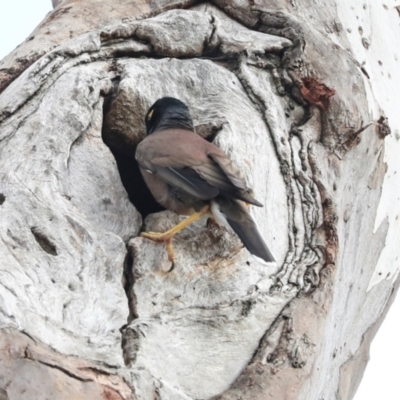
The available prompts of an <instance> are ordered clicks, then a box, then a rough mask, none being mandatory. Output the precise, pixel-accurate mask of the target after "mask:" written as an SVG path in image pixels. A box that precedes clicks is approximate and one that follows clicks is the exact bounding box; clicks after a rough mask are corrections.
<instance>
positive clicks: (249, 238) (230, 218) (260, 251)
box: [218, 199, 275, 262]
mask: <svg viewBox="0 0 400 400" xmlns="http://www.w3.org/2000/svg"><path fill="white" fill-rule="evenodd" d="M218 203H219V205H220V211H221V212H222V213H223V214H224V216H225V218H226V220H227V222H228V224H229V225H230V226H231V228H232V229H233V230H234V232H235V233H236V234H237V235H238V236H239V238H240V240H241V241H242V242H243V244H244V245H245V247H246V248H247V250H248V251H249V252H250V253H251V254H253V255H255V256H257V257H260V258H262V259H263V260H264V261H265V262H275V258H274V256H273V255H272V253H271V252H270V250H269V249H268V247H267V245H266V244H265V242H264V240H263V238H262V237H261V235H260V232H259V231H258V229H257V226H256V224H255V222H254V220H253V218H252V217H251V215H250V214H249V212H248V211H247V208H246V206H244V205H243V203H241V202H238V201H236V200H230V199H229V200H225V199H223V201H219V202H218Z"/></svg>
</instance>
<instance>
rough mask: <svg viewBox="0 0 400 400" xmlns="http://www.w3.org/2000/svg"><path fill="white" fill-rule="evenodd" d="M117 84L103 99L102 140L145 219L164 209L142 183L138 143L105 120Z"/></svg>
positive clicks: (123, 182) (131, 199) (132, 200)
mask: <svg viewBox="0 0 400 400" xmlns="http://www.w3.org/2000/svg"><path fill="white" fill-rule="evenodd" d="M118 84H119V82H118V81H116V82H114V92H113V93H112V94H111V95H107V96H105V98H104V105H103V126H102V138H103V141H104V143H105V144H106V145H107V147H108V148H109V149H110V150H111V153H112V154H113V156H114V158H115V161H116V163H117V167H118V171H119V175H120V177H121V181H122V184H123V185H124V188H125V190H126V192H127V193H128V197H129V200H130V202H131V203H132V204H133V205H134V206H135V208H136V209H137V210H138V211H139V213H140V214H141V215H142V217H143V218H146V216H147V215H149V214H152V213H156V212H159V211H163V210H165V208H164V207H162V206H161V205H160V204H159V203H157V202H156V200H155V199H154V197H153V195H152V194H151V193H150V190H149V189H148V188H147V186H146V184H145V182H144V179H143V177H142V174H141V172H140V169H139V166H138V163H137V162H136V160H135V152H136V147H137V145H138V143H134V142H133V141H132V140H129V138H127V137H126V135H124V133H123V132H120V131H119V130H118V129H115V128H114V127H113V126H112V121H108V119H107V114H108V113H109V111H110V109H111V105H112V102H113V100H114V99H115V96H116V92H117V89H118ZM126 112H129V110H126ZM143 118H144V116H143Z"/></svg>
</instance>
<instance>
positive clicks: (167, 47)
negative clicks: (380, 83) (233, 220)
mask: <svg viewBox="0 0 400 400" xmlns="http://www.w3.org/2000/svg"><path fill="white" fill-rule="evenodd" d="M196 3H197V2H196V1H184V0H181V1H174V2H170V1H169V2H167V1H146V0H142V1H141V2H135V4H132V2H125V1H122V0H120V1H112V2H111V1H102V2H99V1H95V0H87V1H78V2H75V1H69V0H64V1H59V2H54V4H55V5H56V6H57V7H56V9H55V11H54V12H53V13H51V14H49V15H48V16H47V18H46V20H45V21H44V22H43V23H42V24H41V25H40V26H39V27H38V28H37V30H36V31H35V32H34V33H33V36H34V38H33V39H32V40H28V41H27V42H26V43H24V44H23V45H22V46H21V47H20V48H19V49H17V50H16V52H14V53H12V54H10V55H9V56H8V57H7V58H6V59H4V60H3V61H1V63H0V68H1V69H0V90H1V89H2V90H3V91H2V93H1V95H0V152H1V157H0V165H1V168H0V171H1V172H0V192H1V196H0V203H1V205H0V218H1V221H2V222H1V224H0V236H1V239H2V240H1V242H0V257H1V263H0V324H1V328H2V331H1V336H0V342H1V350H0V359H1V360H2V362H1V363H0V388H2V390H3V392H0V396H3V397H4V398H5V399H7V398H8V399H31V398H32V399H33V398H34V399H41V398H43V399H44V398H54V399H70V398H74V399H88V398H93V399H97V398H105V399H143V400H148V399H153V398H157V399H163V400H164V399H177V400H178V399H210V398H218V399H260V400H261V399H263V400H265V399H307V400H308V399H325V400H327V399H335V398H338V399H350V398H352V396H353V395H354V393H355V390H356V388H357V386H358V384H359V381H360V379H361V377H362V372H363V369H364V368H365V365H366V362H367V358H368V357H367V354H368V348H369V344H370V341H371V340H372V338H373V336H374V334H375V332H376V330H377V329H378V327H379V325H380V323H381V321H382V319H383V316H384V314H385V313H386V311H387V309H388V307H389V304H390V303H391V301H392V300H393V296H394V293H395V292H396V290H397V287H398V284H399V280H398V279H397V269H396V268H398V264H397V265H394V266H391V268H392V270H391V271H390V272H388V273H389V275H387V276H384V277H382V271H387V270H386V269H385V268H387V267H386V265H385V264H382V263H383V262H384V261H385V260H386V262H389V261H390V257H389V256H388V254H389V255H391V256H392V255H393V253H394V252H395V251H397V250H396V249H394V248H393V244H392V243H391V242H390V237H391V236H393V235H394V237H396V235H398V231H396V230H395V229H396V228H394V226H395V225H394V224H395V217H396V212H395V211H391V210H383V211H382V209H381V208H379V207H382V206H380V202H381V199H382V198H383V199H385V198H386V197H387V196H388V195H387V187H390V182H389V183H388V184H385V185H384V181H385V180H387V177H388V175H387V174H388V173H393V171H396V168H398V164H397V166H396V165H395V164H394V163H393V162H391V161H387V162H388V163H389V166H387V165H386V164H385V159H384V157H385V154H386V160H387V157H388V154H391V153H385V143H386V142H388V141H391V140H393V139H392V138H390V137H388V138H386V139H385V136H386V135H387V134H388V133H389V131H390V128H389V126H388V122H387V119H386V118H385V114H384V112H383V111H382V107H379V105H380V103H378V101H377V100H375V98H374V97H373V94H374V93H375V92H374V90H375V87H374V84H372V85H371V87H370V84H369V82H368V78H367V75H368V76H369V74H371V72H369V71H367V70H366V68H365V66H361V65H360V63H359V62H358V61H356V58H355V55H354V53H353V52H352V51H353V47H356V45H354V44H353V42H352V40H351V38H350V37H348V36H347V35H346V33H345V32H344V29H343V26H342V24H341V23H345V21H346V18H345V16H344V14H341V13H340V12H339V13H338V12H336V9H335V7H334V4H332V5H326V6H323V7H322V6H318V4H319V3H318V4H317V2H315V1H311V0H310V1H308V2H306V4H305V3H304V2H303V4H302V5H297V4H296V2H292V3H291V4H286V3H285V2H283V1H277V2H274V4H272V5H271V4H264V3H263V2H260V3H258V2H254V1H253V2H247V1H245V0H236V1H229V2H227V1H223V0H215V1H213V2H210V3H201V4H196ZM336 3H337V4H339V5H340V4H341V0H338V1H337V2H336ZM178 8H187V9H186V10H179V9H178ZM168 10H169V11H168ZM389 11H390V12H394V10H393V9H391V10H388V12H389ZM357 12H362V11H360V10H357ZM48 32H49V33H48ZM70 39H71V40H70ZM364 39H365V38H364ZM363 43H364V45H365V43H366V41H365V40H364V41H363ZM28 66H29V68H28ZM23 71H24V72H23ZM21 72H23V73H22V74H21ZM372 72H373V73H375V72H374V71H372ZM369 77H370V78H371V76H369ZM372 78H374V79H378V78H379V79H384V78H380V77H378V76H372ZM374 82H375V81H374ZM165 95H172V96H175V97H178V98H180V99H182V100H183V101H185V102H186V103H187V104H188V105H189V107H190V110H191V112H192V115H193V117H194V121H195V125H196V127H197V131H198V133H199V134H201V135H203V136H204V137H207V138H209V139H210V140H211V139H213V140H214V142H215V143H216V144H217V145H218V146H220V147H221V148H222V149H223V150H224V151H226V152H227V153H228V154H229V155H230V156H231V157H232V159H233V160H234V161H235V162H236V163H237V164H238V165H240V166H241V168H242V169H243V172H244V174H245V175H246V178H247V180H248V182H249V184H250V185H251V186H253V187H254V190H255V193H256V197H257V199H258V200H260V201H261V202H262V203H263V204H264V205H265V206H264V208H262V209H252V213H253V215H254V217H255V219H256V220H257V223H258V224H259V227H260V230H261V232H262V234H263V236H264V238H265V240H266V242H267V243H268V245H269V247H270V248H271V249H272V251H273V253H274V254H275V256H276V258H277V261H278V263H277V264H278V265H277V266H265V265H264V264H262V263H260V261H259V260H256V259H255V258H253V257H252V256H251V255H250V254H249V253H248V252H247V251H246V250H245V249H244V248H243V247H242V245H241V243H240V241H239V240H238V239H237V237H236V236H235V235H234V234H233V233H232V232H230V231H227V230H226V229H216V228H215V227H214V228H207V227H206V225H205V221H204V220H200V221H199V222H198V223H196V224H194V225H193V226H191V227H190V228H188V229H187V230H185V231H183V232H182V233H180V234H179V235H178V236H177V238H176V240H175V242H174V243H175V248H176V253H177V262H176V265H175V268H174V269H173V270H172V271H170V264H169V262H168V260H167V256H166V252H165V248H164V247H163V246H162V245H160V244H158V243H153V242H150V241H148V240H145V239H143V238H140V237H138V234H139V231H140V229H142V228H143V227H142V218H141V215H140V213H139V212H141V213H142V214H147V213H149V212H151V211H153V212H154V211H157V210H158V207H157V205H155V204H154V203H153V202H152V200H151V198H150V197H149V195H148V193H147V192H145V188H144V187H143V183H142V182H141V181H140V177H139V175H138V170H137V166H136V165H135V162H134V151H135V146H136V145H137V143H138V142H139V141H140V140H141V138H143V136H144V133H145V128H144V121H143V118H144V115H145V112H146V111H147V109H148V107H149V106H150V105H151V104H152V103H153V102H154V101H155V100H156V99H157V98H159V97H162V96H165ZM388 112H389V111H388ZM396 123H397V121H396ZM395 126H396V127H397V126H398V125H395ZM390 143H391V144H392V142H390ZM395 145H397V146H398V144H396V143H394V144H393V146H395ZM114 157H115V158H114ZM388 171H389V172H388ZM118 172H120V174H121V177H120V175H119V173H118ZM382 190H383V192H382ZM128 196H129V198H128ZM382 196H383V197H382ZM385 196H386V197H385ZM129 199H130V200H131V201H132V202H133V204H132V203H131V202H130V201H129ZM135 206H136V207H135ZM378 210H379V214H378ZM138 211H139V212H138ZM385 212H387V214H385ZM377 214H378V215H377ZM177 220H179V217H178V216H176V215H174V214H173V213H171V212H168V211H162V212H158V213H156V214H150V215H149V216H148V217H147V218H146V220H145V223H144V228H145V229H146V230H163V229H165V228H167V227H170V226H172V224H174V223H175V222H176V221H177ZM397 229H398V228H397ZM382 254H383V255H382ZM379 257H381V259H380V261H379V262H378V259H379ZM385 257H386V258H385ZM382 260H384V261H382ZM388 260H389V261H388ZM379 273H380V274H381V275H379ZM371 277H372V279H371ZM380 277H381V278H380ZM384 278H390V280H386V279H384ZM44 381H46V382H47V383H46V384H45V385H44V384H43V382H44ZM38 382H40V385H39V383H38ZM60 388H61V389H60ZM0 398H1V397H0Z"/></svg>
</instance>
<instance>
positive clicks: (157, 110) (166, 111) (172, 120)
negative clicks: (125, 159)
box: [145, 97, 194, 135]
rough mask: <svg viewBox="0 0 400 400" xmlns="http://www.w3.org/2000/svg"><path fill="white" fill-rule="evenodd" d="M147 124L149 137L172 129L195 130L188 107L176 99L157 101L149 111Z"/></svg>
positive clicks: (169, 98)
mask: <svg viewBox="0 0 400 400" xmlns="http://www.w3.org/2000/svg"><path fill="white" fill-rule="evenodd" d="M145 122H146V130H147V134H148V135H149V134H150V133H153V132H155V131H161V130H164V129H171V128H175V129H177V128H179V129H190V130H192V131H193V130H194V126H193V121H192V117H191V116H190V112H189V109H188V107H187V106H186V104H185V103H183V102H182V101H180V100H178V99H175V98H174V97H163V98H161V99H159V100H157V101H156V102H155V103H154V104H153V105H152V106H151V107H150V109H149V111H147V114H146V118H145Z"/></svg>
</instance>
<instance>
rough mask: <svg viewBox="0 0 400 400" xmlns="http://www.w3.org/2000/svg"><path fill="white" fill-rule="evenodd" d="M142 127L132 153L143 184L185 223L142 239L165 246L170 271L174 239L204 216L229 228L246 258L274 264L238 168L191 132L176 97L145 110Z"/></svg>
mask: <svg viewBox="0 0 400 400" xmlns="http://www.w3.org/2000/svg"><path fill="white" fill-rule="evenodd" d="M145 124H146V137H145V138H144V139H143V140H142V141H141V142H140V143H139V144H138V146H137V148H136V153H135V159H136V161H137V163H138V165H139V168H140V171H141V174H142V176H143V179H144V181H145V183H146V185H147V187H148V188H149V190H150V192H151V193H152V195H153V196H154V198H155V200H156V201H157V202H158V203H160V204H161V205H162V206H164V207H165V208H166V209H167V210H170V211H173V212H175V213H176V214H180V215H187V216H188V218H186V219H185V220H184V221H182V222H181V223H179V224H178V225H176V226H175V227H173V228H172V229H170V230H168V231H166V232H163V233H160V232H142V234H141V236H142V237H144V238H147V239H150V240H153V241H156V242H165V243H166V246H167V253H168V259H169V260H170V261H171V263H172V266H174V263H175V253H174V250H173V246H172V239H173V237H174V236H175V235H176V234H177V233H178V232H180V231H181V230H182V229H184V228H185V227H187V226H188V225H190V224H191V223H192V222H194V221H196V220H197V219H199V218H200V217H202V216H205V215H208V216H209V217H211V218H212V220H213V221H214V222H216V223H217V224H218V225H222V226H230V227H231V228H232V229H233V231H234V232H235V233H236V234H237V235H238V236H239V238H240V240H241V241H242V243H243V245H244V246H245V247H246V248H247V250H248V251H249V252H250V253H252V254H253V255H255V256H256V257H259V258H261V259H262V260H264V261H265V262H267V263H270V262H275V259H274V256H273V255H272V253H271V252H270V250H269V249H268V247H267V245H266V244H265V242H264V240H263V238H262V236H261V234H260V232H259V231H258V229H257V226H256V224H255V222H254V220H253V218H252V217H251V215H250V213H249V210H248V207H249V205H250V204H251V205H254V206H257V207H262V206H263V205H262V204H261V203H260V202H259V201H257V200H256V199H255V198H254V195H253V191H252V189H251V188H249V187H248V186H247V184H246V181H245V178H244V175H243V174H242V172H241V171H240V169H239V167H238V166H237V165H235V164H234V162H233V161H232V160H231V159H230V158H229V157H228V156H227V155H226V154H225V153H224V152H223V151H222V150H221V149H220V148H219V147H217V146H216V145H214V144H213V143H210V142H208V141H207V140H205V139H204V138H202V137H201V136H200V135H198V134H197V133H196V132H195V128H194V125H193V120H192V117H191V114H190V111H189V108H188V107H187V105H186V104H185V103H184V102H182V101H181V100H179V99H176V98H174V97H163V98H160V99H158V100H157V101H156V102H155V103H154V104H153V105H152V106H151V107H150V108H149V110H148V112H147V114H146V116H145Z"/></svg>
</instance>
